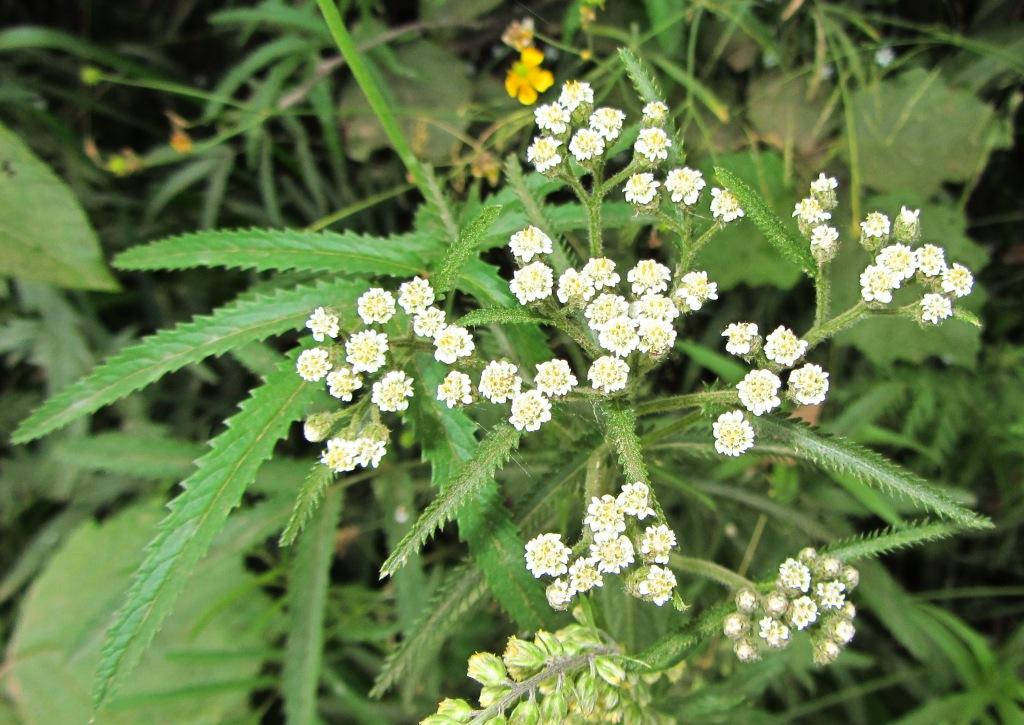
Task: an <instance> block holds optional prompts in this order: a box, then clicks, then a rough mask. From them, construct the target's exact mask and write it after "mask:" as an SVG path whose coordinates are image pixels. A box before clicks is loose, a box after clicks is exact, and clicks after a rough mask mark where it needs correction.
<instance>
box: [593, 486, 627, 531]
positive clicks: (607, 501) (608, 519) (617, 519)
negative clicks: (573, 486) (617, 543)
mask: <svg viewBox="0 0 1024 725" xmlns="http://www.w3.org/2000/svg"><path fill="white" fill-rule="evenodd" d="M583 525H584V526H589V527H590V530H591V531H593V532H594V533H595V534H607V535H609V536H616V535H618V534H621V533H622V532H623V531H625V530H626V519H625V515H624V513H623V511H622V509H621V508H620V507H619V502H618V500H617V499H616V498H615V497H614V496H611V495H609V494H607V493H606V494H605V495H604V496H601V497H600V498H598V497H597V496H594V497H593V498H591V499H590V504H589V505H588V506H587V515H586V516H584V517H583Z"/></svg>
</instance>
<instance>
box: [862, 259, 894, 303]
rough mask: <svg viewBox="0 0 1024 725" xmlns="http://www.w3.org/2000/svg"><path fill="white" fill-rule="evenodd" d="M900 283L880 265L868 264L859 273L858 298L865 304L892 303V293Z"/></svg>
mask: <svg viewBox="0 0 1024 725" xmlns="http://www.w3.org/2000/svg"><path fill="white" fill-rule="evenodd" d="M899 284H900V281H899V280H898V279H897V278H896V276H895V275H894V274H893V273H892V272H890V271H889V270H888V269H886V268H885V267H883V266H882V265H880V264H869V265H868V266H867V267H865V268H864V271H863V272H861V273H860V296H861V297H862V298H863V300H864V301H865V302H881V303H883V304H889V303H890V302H892V291H893V290H894V289H896V288H897V287H899Z"/></svg>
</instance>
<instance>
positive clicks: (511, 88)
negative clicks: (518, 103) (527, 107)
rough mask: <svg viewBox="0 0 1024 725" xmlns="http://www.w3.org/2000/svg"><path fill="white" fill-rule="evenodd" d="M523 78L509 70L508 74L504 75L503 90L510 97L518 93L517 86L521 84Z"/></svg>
mask: <svg viewBox="0 0 1024 725" xmlns="http://www.w3.org/2000/svg"><path fill="white" fill-rule="evenodd" d="M522 82H523V79H522V78H520V77H519V76H517V75H516V74H515V71H509V72H508V75H507V76H505V92H506V93H508V94H509V96H511V97H512V98H515V97H516V96H517V95H519V87H520V86H521V85H522Z"/></svg>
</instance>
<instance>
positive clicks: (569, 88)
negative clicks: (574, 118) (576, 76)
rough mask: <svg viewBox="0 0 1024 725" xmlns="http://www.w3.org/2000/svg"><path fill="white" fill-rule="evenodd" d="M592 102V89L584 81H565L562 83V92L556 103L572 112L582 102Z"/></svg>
mask: <svg viewBox="0 0 1024 725" xmlns="http://www.w3.org/2000/svg"><path fill="white" fill-rule="evenodd" d="M593 102H594V89H593V88H591V87H590V84H589V83H587V82H586V81H566V82H565V83H563V84H562V94H561V95H560V96H559V97H558V104H559V105H560V106H562V107H563V108H565V109H566V110H567V111H569V112H570V113H572V112H573V111H575V110H576V109H577V108H579V107H580V106H581V105H583V104H584V103H593Z"/></svg>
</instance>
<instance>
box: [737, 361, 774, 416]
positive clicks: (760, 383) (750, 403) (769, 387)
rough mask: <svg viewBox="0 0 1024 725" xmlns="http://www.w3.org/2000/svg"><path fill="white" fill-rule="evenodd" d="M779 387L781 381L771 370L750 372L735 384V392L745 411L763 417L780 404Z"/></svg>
mask: <svg viewBox="0 0 1024 725" xmlns="http://www.w3.org/2000/svg"><path fill="white" fill-rule="evenodd" d="M781 385H782V381H781V380H779V377H778V376H777V375H776V374H775V373H773V372H772V371H771V370H751V371H750V372H749V373H747V374H746V376H745V377H744V378H743V380H741V381H740V382H739V383H737V384H736V390H737V391H738V392H739V395H740V402H741V403H743V405H744V407H745V408H746V409H747V410H749V411H750V412H751V413H753V414H754V415H763V414H765V413H768V412H770V411H772V410H774V409H775V408H777V407H779V405H781V404H782V401H781V400H779V395H778V393H779V387H780V386H781Z"/></svg>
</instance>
